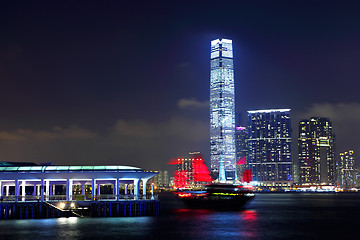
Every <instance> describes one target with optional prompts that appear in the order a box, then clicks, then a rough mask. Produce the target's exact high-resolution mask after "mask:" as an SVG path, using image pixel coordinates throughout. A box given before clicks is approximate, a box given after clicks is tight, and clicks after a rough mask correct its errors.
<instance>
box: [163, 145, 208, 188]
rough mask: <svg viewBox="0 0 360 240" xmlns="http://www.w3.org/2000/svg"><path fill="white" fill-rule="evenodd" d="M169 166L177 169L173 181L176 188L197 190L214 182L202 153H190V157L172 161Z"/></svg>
mask: <svg viewBox="0 0 360 240" xmlns="http://www.w3.org/2000/svg"><path fill="white" fill-rule="evenodd" d="M169 164H171V165H176V168H177V169H176V171H175V173H174V180H173V186H174V187H175V188H196V187H199V186H202V185H203V184H208V183H210V182H212V180H213V179H212V178H211V177H210V172H209V170H208V168H207V166H206V165H205V161H204V159H203V157H202V155H201V154H200V152H190V153H189V155H188V157H186V158H183V157H181V158H177V159H172V160H171V161H170V162H169Z"/></svg>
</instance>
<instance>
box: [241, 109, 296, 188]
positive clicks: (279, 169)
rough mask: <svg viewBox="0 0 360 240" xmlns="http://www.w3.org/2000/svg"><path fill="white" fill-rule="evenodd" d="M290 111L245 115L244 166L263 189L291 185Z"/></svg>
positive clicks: (249, 113)
mask: <svg viewBox="0 0 360 240" xmlns="http://www.w3.org/2000/svg"><path fill="white" fill-rule="evenodd" d="M289 113H290V109H269V110H258V111H248V117H249V118H248V133H249V139H248V141H247V143H248V166H249V168H250V169H251V171H252V174H253V180H254V181H257V182H259V184H260V185H261V186H266V187H278V188H281V187H288V186H290V185H291V184H292V180H293V179H292V159H291V121H290V116H289Z"/></svg>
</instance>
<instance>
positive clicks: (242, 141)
mask: <svg viewBox="0 0 360 240" xmlns="http://www.w3.org/2000/svg"><path fill="white" fill-rule="evenodd" d="M248 138H249V134H248V131H247V128H246V127H236V128H235V149H236V161H237V162H236V169H237V172H236V173H237V177H238V179H239V180H241V179H243V175H244V171H245V170H246V169H248V166H247V162H246V161H247V160H246V159H247V152H248V149H247V140H248Z"/></svg>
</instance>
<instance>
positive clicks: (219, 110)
mask: <svg viewBox="0 0 360 240" xmlns="http://www.w3.org/2000/svg"><path fill="white" fill-rule="evenodd" d="M210 158H211V173H212V175H213V177H214V178H215V179H217V178H219V181H221V182H223V181H226V180H230V181H233V180H235V178H236V156H235V91H234V67H233V48H232V40H229V39H216V40H213V41H211V71H210ZM219 171H220V174H219Z"/></svg>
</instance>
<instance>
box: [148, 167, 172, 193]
mask: <svg viewBox="0 0 360 240" xmlns="http://www.w3.org/2000/svg"><path fill="white" fill-rule="evenodd" d="M150 182H151V183H154V185H155V187H156V188H159V189H167V188H169V187H170V177H169V172H168V171H166V170H165V171H159V174H158V175H156V176H154V177H152V178H151V180H150Z"/></svg>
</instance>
